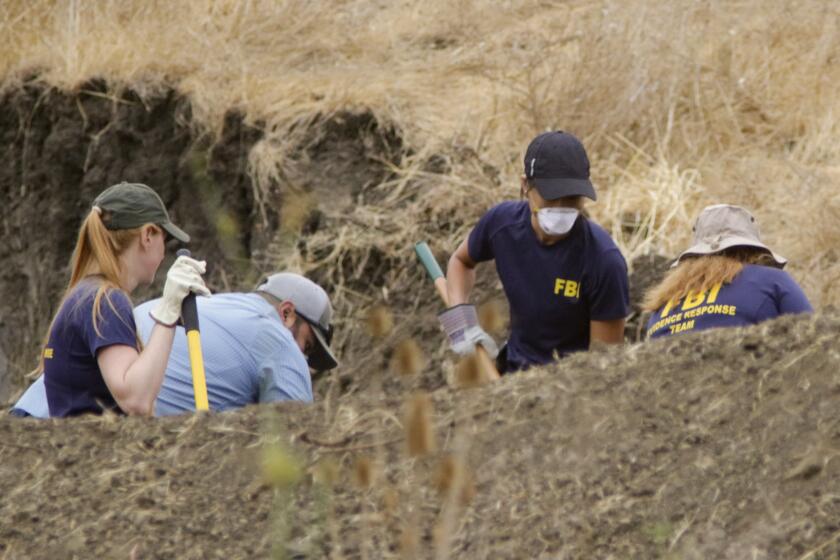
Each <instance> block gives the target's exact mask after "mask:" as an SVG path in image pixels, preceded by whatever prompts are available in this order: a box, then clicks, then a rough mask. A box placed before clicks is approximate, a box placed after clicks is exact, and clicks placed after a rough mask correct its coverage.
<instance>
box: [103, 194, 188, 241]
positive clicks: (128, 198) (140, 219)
mask: <svg viewBox="0 0 840 560" xmlns="http://www.w3.org/2000/svg"><path fill="white" fill-rule="evenodd" d="M93 205H94V206H96V207H99V208H100V209H102V210H105V211H107V212H108V213H109V214H108V217H107V220H106V221H105V227H106V228H108V229H110V230H117V229H134V228H138V227H140V226H142V225H145V224H155V225H158V226H160V227H162V228H163V229H164V230H165V231H166V232H167V233H169V234H170V235H171V236H172V237H174V238H175V239H177V240H178V241H181V242H182V243H189V241H190V236H189V235H187V234H186V233H185V232H184V230H182V229H181V228H179V227H178V226H176V225H175V224H173V223H172V221H171V220H170V219H169V212H167V211H166V206H164V204H163V201H162V200H161V199H160V197H159V196H158V194H157V193H156V192H155V191H153V190H152V189H151V187H148V186H147V185H144V184H142V183H126V182H125V181H123V182H122V183H119V184H117V185H114V186H111V187H108V188H107V189H105V190H104V191H102V192H101V193H100V194H99V196H97V197H96V200H94V201H93Z"/></svg>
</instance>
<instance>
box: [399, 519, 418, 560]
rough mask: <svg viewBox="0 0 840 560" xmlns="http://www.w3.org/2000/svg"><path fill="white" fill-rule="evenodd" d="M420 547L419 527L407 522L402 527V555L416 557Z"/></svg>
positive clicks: (400, 546)
mask: <svg viewBox="0 0 840 560" xmlns="http://www.w3.org/2000/svg"><path fill="white" fill-rule="evenodd" d="M419 547H420V535H419V533H418V532H417V527H416V526H415V525H412V524H408V523H405V524H403V526H402V528H401V529H400V539H399V551H400V556H402V557H403V558H406V559H410V558H415V557H416V556H417V552H418V549H419Z"/></svg>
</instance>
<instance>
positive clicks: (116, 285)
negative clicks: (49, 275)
mask: <svg viewBox="0 0 840 560" xmlns="http://www.w3.org/2000/svg"><path fill="white" fill-rule="evenodd" d="M109 218H110V213H109V212H107V211H103V210H101V209H99V208H97V207H94V208H93V209H92V210H91V211H90V213H89V214H88V215H87V217H86V218H85V221H84V222H82V226H81V228H79V236H78V238H77V239H76V247H75V249H73V259H72V261H71V272H70V282H68V284H67V288H66V289H65V290H64V294H63V295H62V297H61V303H60V304H59V306H58V310H61V307H62V305H64V302H65V301H66V300H67V297H68V296H69V295H70V293H71V292H73V289H74V288H76V286H77V285H78V284H79V282H81V281H82V280H84V279H85V278H93V279H95V280H96V282H97V286H96V295H95V296H94V299H93V310H92V312H91V314H92V320H93V329H94V331H95V332H96V334H97V336H102V332H101V331H100V330H99V323H100V321H101V320H102V301H103V300H105V302H106V303H107V304H108V305H109V306H110V307H111V309H112V310H114V312H115V313H116V308H115V307H114V304H113V302H112V301H111V293H113V291H114V290H118V291H120V292H122V293H123V294H125V296H126V297H128V298H129V301H130V296H129V294H128V293H127V292H126V291H125V290H123V289H122V287H121V286H120V276H121V273H122V269H121V266H120V259H119V257H120V255H122V253H123V252H124V251H125V250H126V249H127V248H128V247H129V245H130V244H131V243H132V242H133V241H134V240H135V239H137V238H138V237H139V236H140V232H141V231H142V229H143V227H145V226H141V227H139V228H133V229H119V230H109V229H108V228H107V227H106V225H105V223H106V222H107V221H108V219H109ZM57 315H58V311H56V314H55V315H54V316H53V318H52V321H50V326H49V328H48V329H47V333H46V335H44V341H43V344H42V346H41V353H40V357H39V360H38V368H37V369H36V370H35V372H33V373H40V372H42V371H43V369H44V350H45V349H46V347H47V344H48V343H49V338H50V333H51V332H52V329H53V325H54V324H55V319H56V316H57ZM136 342H137V349H138V350H140V349H141V348H142V343H141V341H140V338H139V336H138V337H137V341H136Z"/></svg>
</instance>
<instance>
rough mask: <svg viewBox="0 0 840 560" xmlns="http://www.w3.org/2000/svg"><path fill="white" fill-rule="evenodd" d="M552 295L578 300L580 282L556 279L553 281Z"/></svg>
mask: <svg viewBox="0 0 840 560" xmlns="http://www.w3.org/2000/svg"><path fill="white" fill-rule="evenodd" d="M554 295H556V296H563V297H567V298H579V297H580V282H575V281H574V280H565V279H563V278H558V279H556V280H555V281H554Z"/></svg>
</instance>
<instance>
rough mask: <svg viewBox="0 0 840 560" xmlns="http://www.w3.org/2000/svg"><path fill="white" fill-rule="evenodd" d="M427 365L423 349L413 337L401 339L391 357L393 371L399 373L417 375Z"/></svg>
mask: <svg viewBox="0 0 840 560" xmlns="http://www.w3.org/2000/svg"><path fill="white" fill-rule="evenodd" d="M425 365H426V360H425V358H424V356H423V351H422V350H420V345H419V344H417V341H416V340H414V339H413V338H407V339H405V340H402V341H400V342H399V343H398V344H397V346H396V348H394V355H393V356H392V357H391V371H393V372H396V373H398V374H399V375H405V376H408V375H417V374H418V373H420V372H421V371H422V370H423V368H424V367H425Z"/></svg>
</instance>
